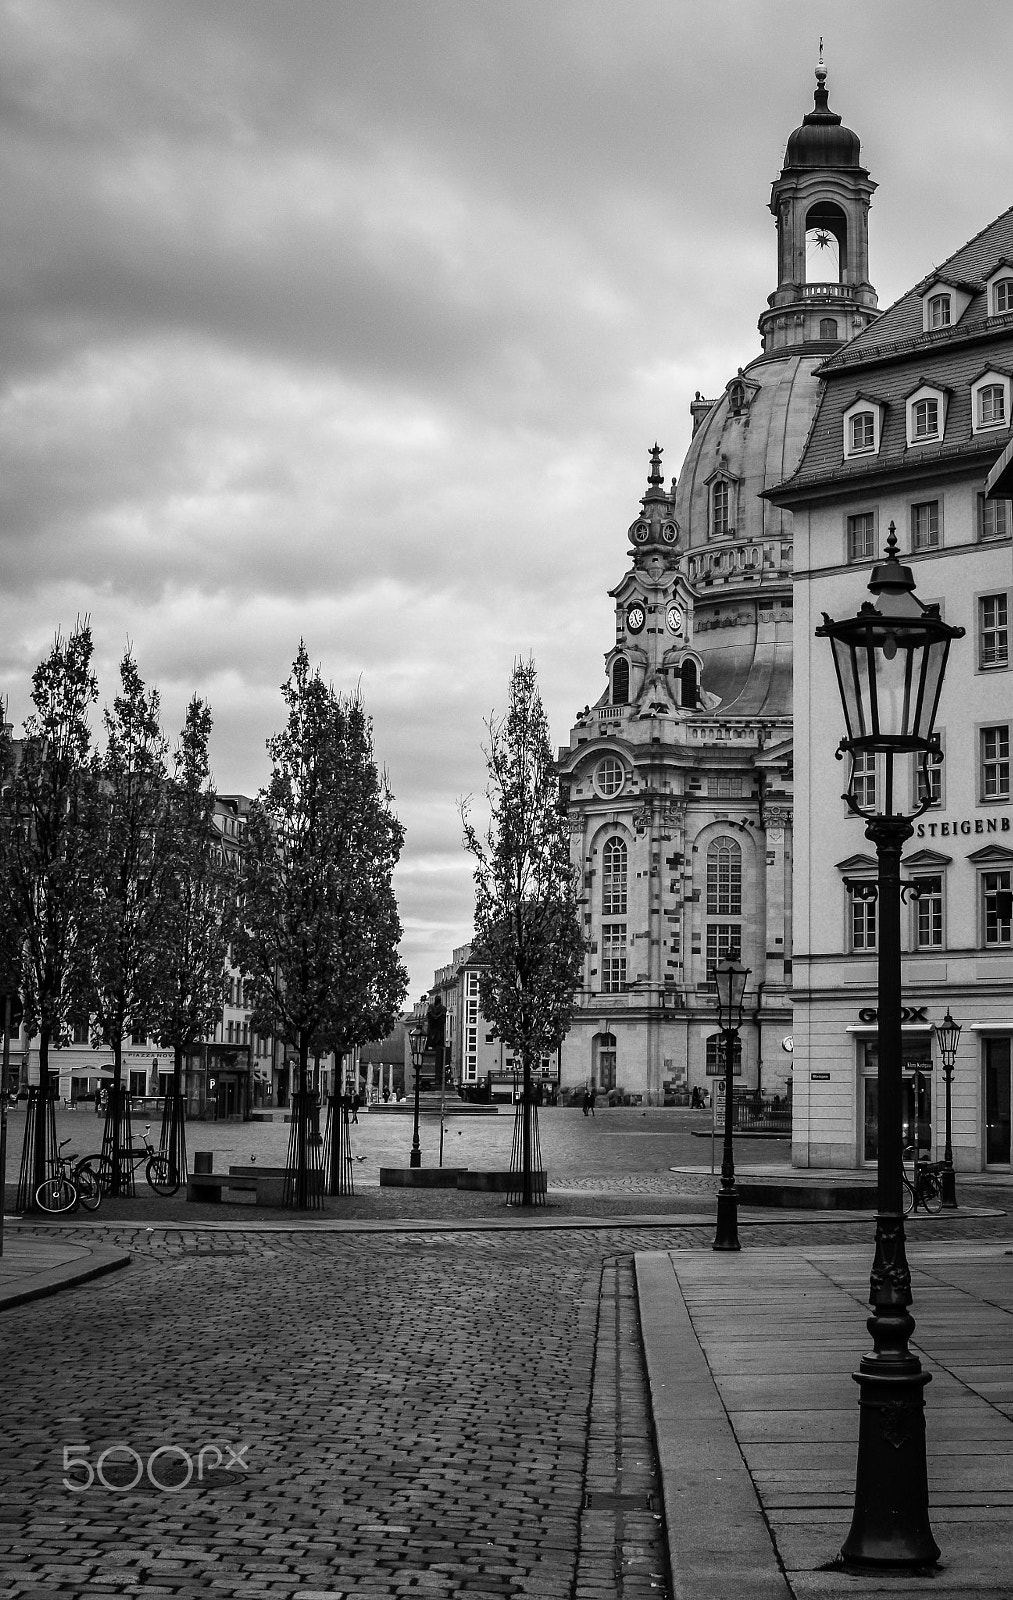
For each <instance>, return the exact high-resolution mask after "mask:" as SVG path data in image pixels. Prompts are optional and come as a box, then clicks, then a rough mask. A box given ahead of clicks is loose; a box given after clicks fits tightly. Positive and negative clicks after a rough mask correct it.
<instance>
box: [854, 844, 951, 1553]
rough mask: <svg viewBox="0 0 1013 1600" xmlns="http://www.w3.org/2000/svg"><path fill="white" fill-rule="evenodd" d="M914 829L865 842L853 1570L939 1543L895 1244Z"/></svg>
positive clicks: (921, 1388) (900, 1242)
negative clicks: (904, 937)
mask: <svg viewBox="0 0 1013 1600" xmlns="http://www.w3.org/2000/svg"><path fill="white" fill-rule="evenodd" d="M913 831H914V830H913V828H912V826H911V824H910V822H909V821H908V820H907V819H906V818H904V817H896V816H889V817H876V818H874V819H873V820H871V821H870V822H869V824H868V827H867V828H866V837H867V838H868V839H870V840H871V841H872V843H873V844H875V846H876V853H877V857H878V862H879V894H878V907H879V973H878V976H879V995H878V1001H879V1004H878V1012H879V1017H878V1022H879V1065H878V1074H877V1079H878V1092H879V1149H878V1154H877V1199H878V1210H877V1214H876V1254H875V1259H874V1261H873V1265H872V1275H871V1280H870V1288H869V1301H870V1304H871V1306H872V1316H871V1317H870V1318H869V1319H868V1322H867V1324H866V1326H867V1327H868V1329H869V1332H870V1334H871V1335H872V1341H873V1349H872V1351H871V1352H870V1353H869V1354H868V1355H866V1356H863V1357H862V1361H861V1363H860V1366H859V1370H858V1372H856V1373H854V1374H853V1376H854V1379H855V1382H856V1383H857V1384H858V1386H859V1389H860V1391H861V1397H860V1402H859V1405H860V1415H859V1436H858V1465H857V1469H856V1482H855V1509H854V1517H853V1521H852V1524H851V1531H850V1533H849V1534H848V1537H847V1539H846V1540H845V1542H844V1545H843V1547H842V1549H841V1555H842V1557H843V1559H844V1560H845V1561H846V1562H849V1563H851V1564H853V1565H856V1566H870V1567H871V1566H875V1567H883V1566H896V1567H911V1566H918V1565H930V1564H931V1563H933V1562H934V1561H936V1560H937V1559H938V1557H939V1547H938V1545H937V1544H936V1542H935V1540H934V1539H933V1537H932V1530H931V1528H930V1526H929V1510H928V1507H929V1496H928V1471H927V1466H926V1457H925V1385H926V1384H927V1383H928V1382H929V1380H930V1377H931V1374H930V1373H926V1372H923V1371H922V1369H921V1363H920V1362H919V1360H918V1357H917V1356H916V1355H914V1354H913V1353H912V1352H911V1350H910V1349H909V1348H908V1340H909V1339H910V1337H911V1334H912V1333H913V1331H914V1325H915V1324H914V1318H913V1317H912V1316H911V1314H910V1312H909V1310H908V1307H909V1306H910V1304H911V1273H910V1270H909V1268H908V1263H907V1256H906V1253H905V1245H904V1206H903V1166H902V1158H903V1149H902V1142H903V1132H902V1063H903V1055H902V1036H901V958H900V853H901V849H902V847H903V845H904V844H905V842H906V841H907V840H908V839H909V838H910V837H911V835H912V833H913Z"/></svg>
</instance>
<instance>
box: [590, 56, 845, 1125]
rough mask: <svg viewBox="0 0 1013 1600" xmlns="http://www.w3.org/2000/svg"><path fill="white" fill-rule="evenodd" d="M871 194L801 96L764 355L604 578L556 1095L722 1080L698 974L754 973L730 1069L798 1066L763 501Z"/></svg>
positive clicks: (781, 1086) (710, 414)
mask: <svg viewBox="0 0 1013 1600" xmlns="http://www.w3.org/2000/svg"><path fill="white" fill-rule="evenodd" d="M874 188H875V185H874V184H873V183H872V181H871V179H870V177H869V174H868V172H867V170H866V169H865V168H864V167H863V166H862V165H861V152H860V145H859V140H858V138H857V136H856V135H855V134H854V133H852V132H851V131H850V130H849V129H847V128H845V127H844V126H843V125H842V122H841V118H840V117H839V116H838V115H837V114H836V113H834V112H832V111H831V110H830V108H829V103H828V95H827V89H826V73H825V70H824V68H823V65H822V62H821V63H820V65H819V67H818V68H817V75H816V92H815V96H814V106H813V110H812V111H811V112H810V113H809V114H808V115H807V116H806V117H805V118H804V119H803V122H802V124H801V126H800V127H799V128H797V129H796V130H795V131H794V132H793V133H792V135H791V137H790V139H789V141H788V145H787V149H786V152H785V160H784V166H783V169H782V171H781V174H780V176H779V177H778V178H777V179H776V180H775V181H774V184H773V186H772V190H771V196H770V210H771V213H772V215H773V217H774V221H775V227H776V233H777V272H778V281H777V286H776V288H775V290H774V292H773V293H772V294H771V295H770V297H769V299H768V304H767V308H766V309H765V310H764V312H763V313H762V315H761V317H760V319H759V330H760V335H761V340H762V350H761V353H760V354H759V355H758V356H757V357H756V358H755V360H753V361H752V362H750V363H749V364H748V365H747V366H746V367H745V368H740V369H739V371H738V372H737V373H736V374H735V375H734V376H733V377H732V378H731V379H730V380H729V382H728V384H727V385H726V387H725V389H724V392H723V393H722V394H721V395H719V396H718V397H717V398H716V399H714V400H705V399H703V398H702V397H701V396H700V395H699V394H698V395H697V396H696V399H695V400H694V402H693V403H692V406H691V411H692V415H693V423H694V433H693V439H692V442H691V444H690V448H689V451H688V453H687V456H686V460H685V462H684V465H683V469H682V473H681V475H680V477H679V480H678V482H676V481H675V480H674V479H673V480H672V482H671V484H670V485H669V487H668V488H666V486H665V482H664V478H663V475H662V470H661V456H662V452H661V450H660V448H659V447H658V446H657V445H655V446H654V448H653V449H652V450H651V451H650V471H649V475H648V481H647V487H646V491H645V493H644V495H643V497H642V499H641V503H640V508H639V511H638V513H637V515H636V516H635V517H634V519H633V521H632V523H631V524H630V526H629V529H628V532H627V535H626V537H627V539H628V550H627V552H626V563H627V564H626V571H625V573H624V574H623V576H622V577H621V579H620V581H619V583H618V584H617V586H616V588H615V589H613V590H612V591H611V598H612V600H613V602H614V607H615V631H614V637H612V638H611V639H610V640H609V641H608V648H607V649H606V651H605V659H604V686H603V687H602V689H601V691H600V692H599V693H598V694H597V698H596V699H595V701H594V703H593V705H589V706H588V707H587V708H586V709H585V711H584V712H583V714H582V715H581V716H580V717H578V719H577V722H576V724H575V725H574V727H573V728H572V729H571V732H570V739H569V744H568V746H567V747H565V748H564V749H562V750H561V751H560V753H559V767H560V776H561V781H562V783H563V785H564V791H565V793H566V795H567V798H568V805H569V813H570V828H571V839H572V847H573V858H574V862H575V864H576V865H577V867H578V869H579V872H580V874H581V881H582V884H583V907H582V914H583V917H584V928H585V933H586V936H587V939H588V952H587V955H586V957H585V969H584V975H583V984H582V988H581V991H580V993H579V995H578V997H577V1007H576V1012H575V1016H574V1020H573V1023H572V1026H571V1028H570V1031H569V1033H568V1035H567V1037H566V1039H565V1040H564V1042H563V1046H562V1051H561V1058H560V1077H561V1084H562V1087H563V1088H564V1089H566V1088H568V1087H577V1086H579V1085H580V1084H586V1083H594V1084H595V1085H596V1086H597V1088H598V1090H599V1092H607V1091H608V1090H609V1089H611V1088H613V1087H615V1088H621V1089H622V1090H624V1091H625V1092H626V1093H627V1094H632V1095H640V1096H642V1097H643V1100H644V1102H645V1103H648V1104H658V1103H660V1102H662V1101H663V1100H664V1099H665V1098H666V1097H670V1096H671V1095H672V1094H673V1093H675V1094H680V1093H688V1092H689V1091H691V1090H692V1089H694V1088H709V1087H710V1086H711V1085H712V1083H713V1080H714V1078H715V1077H716V1076H718V1075H719V1073H720V1072H721V1071H722V1056H721V1049H720V1037H719V1034H718V1027H717V1015H716V1004H715V1002H716V994H715V990H714V986H713V983H712V981H711V969H712V967H713V965H714V963H715V962H716V961H718V960H720V959H721V957H722V956H723V955H725V954H726V953H727V952H728V951H729V950H732V949H738V950H740V951H741V953H742V957H743V959H744V961H745V964H746V965H747V966H748V967H749V969H750V974H751V976H750V979H749V986H748V990H747V996H746V1011H745V1014H744V1018H743V1026H742V1029H741V1034H740V1052H741V1053H740V1059H739V1060H738V1061H737V1062H736V1079H737V1082H738V1083H739V1084H741V1085H742V1086H743V1087H748V1088H751V1089H759V1090H760V1091H761V1092H763V1093H764V1094H784V1093H785V1092H786V1091H787V1090H788V1088H789V1085H790V1079H791V1054H790V1046H791V1005H790V989H791V981H792V978H791V951H792V943H791V873H792V815H793V807H792V781H793V769H792V738H791V730H792V721H791V717H792V552H793V541H792V519H791V513H790V512H789V511H787V510H784V509H781V508H778V507H776V506H774V505H773V504H772V503H770V502H769V501H767V500H764V499H761V498H760V495H761V493H762V491H763V490H764V489H766V488H769V487H772V486H773V485H774V484H777V483H779V482H781V481H783V480H784V479H785V478H786V477H787V476H789V475H790V473H791V472H792V471H793V470H794V469H795V467H796V465H797V464H798V461H799V459H800V457H801V454H802V450H803V446H804V444H805V441H806V437H807V435H808V432H809V428H810V425H811V423H812V419H813V416H814V414H815V410H816V404H817V398H818V390H819V380H818V378H817V376H816V369H817V368H818V367H819V365H820V363H821V362H822V361H824V360H825V359H826V358H827V356H829V355H830V354H832V353H833V352H834V351H835V350H836V349H838V348H839V346H840V345H841V344H842V343H843V342H845V341H846V340H848V339H850V338H852V337H853V336H854V335H855V334H856V333H858V332H860V331H861V330H862V329H863V328H864V327H866V326H867V325H868V324H869V323H870V322H871V321H872V320H873V319H874V317H875V316H876V314H877V302H876V294H875V291H874V289H873V288H872V285H871V284H870V282H869V280H868V211H869V205H870V201H871V197H872V192H873V190H874Z"/></svg>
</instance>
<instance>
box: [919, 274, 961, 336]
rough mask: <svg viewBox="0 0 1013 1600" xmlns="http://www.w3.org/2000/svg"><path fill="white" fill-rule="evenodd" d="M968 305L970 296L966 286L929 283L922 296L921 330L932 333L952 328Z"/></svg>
mask: <svg viewBox="0 0 1013 1600" xmlns="http://www.w3.org/2000/svg"><path fill="white" fill-rule="evenodd" d="M970 304H971V294H970V291H969V289H968V288H967V287H966V286H958V285H956V284H952V283H939V282H938V281H937V282H936V283H930V284H929V285H928V287H927V288H926V289H925V290H924V292H923V294H922V329H923V330H924V332H925V333H932V332H938V331H940V330H942V329H943V328H950V327H952V326H953V324H954V323H955V322H959V321H960V319H961V317H962V316H963V315H964V312H965V311H966V310H967V308H968V306H969V305H970Z"/></svg>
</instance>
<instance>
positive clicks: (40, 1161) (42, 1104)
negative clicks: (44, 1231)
mask: <svg viewBox="0 0 1013 1600" xmlns="http://www.w3.org/2000/svg"><path fill="white" fill-rule="evenodd" d="M48 1126H49V1029H48V1028H45V1027H44V1028H43V1029H42V1031H41V1032H40V1034H39V1103H38V1105H37V1106H36V1109H35V1149H34V1151H33V1157H32V1166H33V1168H34V1173H35V1176H34V1178H33V1180H32V1186H31V1191H30V1192H31V1195H32V1196H34V1195H35V1192H36V1190H37V1189H38V1187H39V1184H40V1183H45V1181H46V1178H47V1177H48V1175H49V1174H48V1173H47V1171H46V1129H47V1127H48ZM32 1203H33V1204H34V1200H33V1201H32Z"/></svg>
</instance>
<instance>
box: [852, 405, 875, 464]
mask: <svg viewBox="0 0 1013 1600" xmlns="http://www.w3.org/2000/svg"><path fill="white" fill-rule="evenodd" d="M848 429H849V433H850V439H851V451H852V454H855V453H857V452H858V451H859V450H871V449H872V448H873V446H874V445H875V443H876V419H875V417H874V416H873V414H872V412H871V411H858V412H856V413H855V415H854V416H853V417H851V418H850V420H849V423H848Z"/></svg>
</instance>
